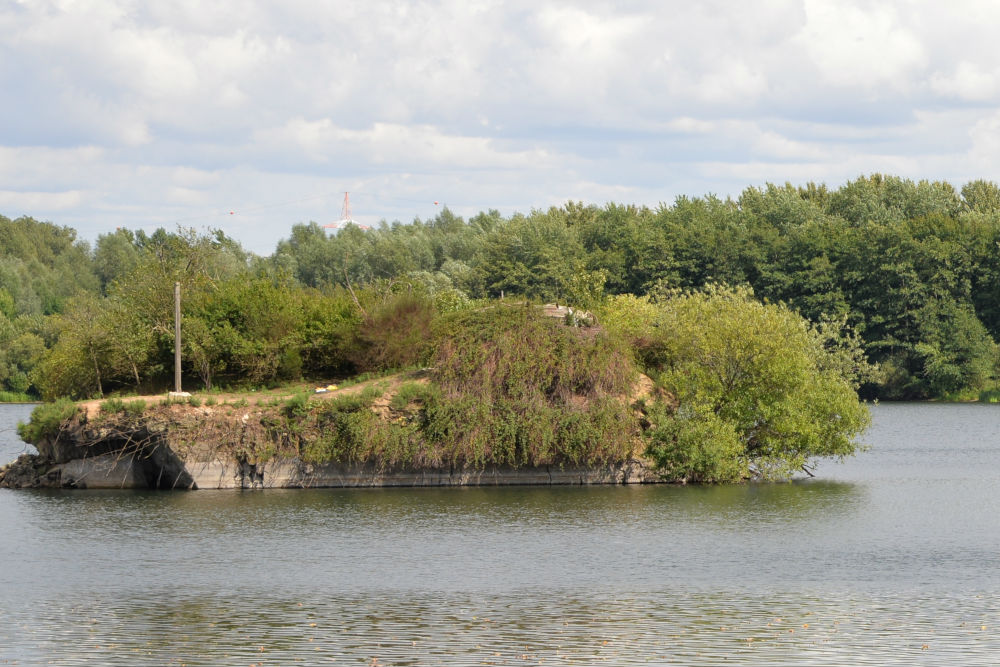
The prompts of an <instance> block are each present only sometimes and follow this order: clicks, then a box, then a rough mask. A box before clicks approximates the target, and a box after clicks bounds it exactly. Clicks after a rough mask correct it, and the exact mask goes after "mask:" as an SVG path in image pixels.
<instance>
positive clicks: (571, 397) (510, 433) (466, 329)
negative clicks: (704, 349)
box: [407, 305, 638, 466]
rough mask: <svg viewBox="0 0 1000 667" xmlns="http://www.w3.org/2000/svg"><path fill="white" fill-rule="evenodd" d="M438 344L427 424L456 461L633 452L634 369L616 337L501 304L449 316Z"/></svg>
mask: <svg viewBox="0 0 1000 667" xmlns="http://www.w3.org/2000/svg"><path fill="white" fill-rule="evenodd" d="M436 343H437V344H436V346H437V353H436V356H435V358H434V360H433V369H434V370H433V371H432V380H433V381H434V382H435V383H436V384H437V385H438V389H437V390H436V391H434V392H429V393H428V394H427V395H426V397H425V398H426V399H427V402H426V405H425V408H424V410H425V422H424V425H423V428H424V432H425V436H426V439H427V441H428V442H429V443H433V444H434V445H436V446H439V447H441V448H443V451H442V456H443V458H444V459H446V460H447V461H449V462H450V463H454V464H460V465H461V464H471V465H476V466H482V465H490V464H499V465H512V466H536V465H548V464H563V463H569V464H586V465H594V464H601V463H608V462H616V461H622V460H624V459H626V458H627V457H628V456H629V455H630V453H631V452H632V449H633V445H634V439H635V437H636V436H637V434H638V421H637V418H636V417H635V415H634V414H633V413H632V410H631V409H630V408H629V407H628V399H627V397H628V394H629V393H630V392H631V387H632V384H633V382H634V380H635V378H636V377H637V373H636V370H635V366H634V362H633V360H632V358H631V354H630V352H629V350H628V349H627V348H625V347H624V346H623V345H622V344H621V343H620V342H618V341H616V340H614V339H611V338H609V337H607V336H605V335H603V334H602V333H601V332H599V331H595V330H590V331H583V330H580V329H576V328H570V327H567V326H565V325H564V324H563V323H562V322H560V321H558V320H555V319H553V318H549V317H545V316H544V315H543V314H542V313H540V312H539V310H538V309H537V308H535V307H531V306H524V305H516V306H505V305H496V306H494V307H490V308H484V309H480V310H476V311H471V310H470V311H463V312H459V313H456V314H454V315H452V316H449V317H447V318H444V319H443V320H442V321H441V322H440V324H439V326H438V329H437V331H436ZM407 391H416V390H414V389H408V390H407Z"/></svg>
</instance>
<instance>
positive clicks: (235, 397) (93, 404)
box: [78, 369, 428, 418]
mask: <svg viewBox="0 0 1000 667" xmlns="http://www.w3.org/2000/svg"><path fill="white" fill-rule="evenodd" d="M427 375H428V370H427V369H421V370H416V371H404V372H402V373H393V374H391V375H382V376H379V377H375V378H370V379H367V380H362V381H360V382H356V383H353V384H350V385H348V386H346V387H340V386H339V385H338V388H337V389H335V390H333V391H324V392H320V393H316V389H317V388H325V387H327V386H329V385H331V384H333V382H332V381H331V382H317V383H306V382H300V383H296V384H292V385H286V386H283V387H277V388H275V389H265V390H261V391H234V392H215V391H204V392H199V391H193V392H191V395H192V396H193V397H194V398H196V399H198V400H200V401H201V402H202V403H204V402H205V401H206V400H207V399H212V400H214V401H215V403H216V404H217V405H225V404H230V403H239V402H241V401H246V402H247V403H248V404H249V405H262V404H267V403H273V402H274V401H276V400H277V401H280V400H285V399H289V398H291V397H292V396H295V395H297V394H301V393H303V392H310V393H311V394H312V397H313V398H317V399H320V400H327V399H331V398H335V397H337V396H349V395H351V394H356V393H359V392H362V391H364V390H365V389H366V388H368V387H370V386H372V385H384V389H385V393H395V390H396V389H397V388H398V387H399V385H401V384H402V383H404V382H414V381H416V382H426V381H427ZM348 381H349V382H350V380H348ZM107 400H109V399H108V398H101V399H94V400H90V401H81V402H80V403H79V404H78V405H79V406H80V407H81V408H82V409H84V410H86V412H87V417H88V418H89V417H94V416H95V415H97V413H98V412H99V411H100V409H101V403H104V402H105V401H107ZM167 400H168V399H167V395H166V394H148V395H145V396H122V397H121V401H122V402H123V403H130V402H132V401H145V402H146V405H157V404H159V403H163V402H165V401H167Z"/></svg>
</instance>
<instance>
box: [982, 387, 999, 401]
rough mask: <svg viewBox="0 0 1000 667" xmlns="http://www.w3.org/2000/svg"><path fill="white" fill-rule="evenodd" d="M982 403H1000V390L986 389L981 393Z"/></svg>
mask: <svg viewBox="0 0 1000 667" xmlns="http://www.w3.org/2000/svg"><path fill="white" fill-rule="evenodd" d="M979 401H980V402H981V403H1000V389H985V390H983V391H981V392H979Z"/></svg>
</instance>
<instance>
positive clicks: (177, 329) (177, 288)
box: [174, 282, 181, 394]
mask: <svg viewBox="0 0 1000 667" xmlns="http://www.w3.org/2000/svg"><path fill="white" fill-rule="evenodd" d="M174 391H176V392H177V393H178V394H179V393H180V392H181V284H180V283H179V282H176V283H174Z"/></svg>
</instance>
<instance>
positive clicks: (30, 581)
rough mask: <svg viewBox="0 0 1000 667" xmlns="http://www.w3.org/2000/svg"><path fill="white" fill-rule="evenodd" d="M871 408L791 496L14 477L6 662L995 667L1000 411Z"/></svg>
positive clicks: (7, 423)
mask: <svg viewBox="0 0 1000 667" xmlns="http://www.w3.org/2000/svg"><path fill="white" fill-rule="evenodd" d="M30 409H31V408H30V406H0V461H2V462H6V461H8V460H11V459H13V458H14V457H15V456H16V455H17V454H18V453H20V452H22V451H24V449H25V447H26V446H25V445H24V444H23V443H21V442H20V441H19V440H18V439H17V436H16V434H14V432H13V428H14V425H15V424H16V422H17V421H18V420H19V419H26V418H27V415H28V414H29V413H30ZM872 414H873V417H874V426H873V428H872V429H871V431H869V433H868V434H867V435H866V437H865V438H864V441H865V442H866V443H868V444H870V446H871V449H870V451H867V452H865V453H863V454H860V455H859V456H857V457H856V458H853V459H851V460H849V461H848V462H846V463H845V464H843V465H839V464H836V463H835V462H832V461H831V462H824V463H823V464H822V465H821V466H820V468H819V470H818V474H819V478H817V479H814V480H808V481H801V482H796V483H791V484H775V485H749V486H737V487H715V488H698V487H689V488H683V487H667V486H648V487H590V488H579V487H563V488H480V489H385V490H374V489H373V490H309V491H295V490H287V491H286V490H268V491H196V492H104V491H83V492H80V491H75V492H74V491H44V492H38V491H9V490H0V664H21V665H28V664H59V665H78V664H79V665H84V664H86V665H92V664H102V665H179V664H187V665H220V664H223V665H251V664H260V665H286V664H292V663H296V662H298V663H302V664H310V665H315V664H343V665H385V666H387V665H438V664H440V665H476V664H494V665H526V664H528V665H530V664H535V665H537V664H543V665H571V664H576V665H588V664H598V663H607V664H614V665H620V664H684V665H717V664H721V663H725V664H734V665H844V664H848V663H853V664H855V665H886V664H899V665H903V664H906V665H910V664H927V665H931V664H961V665H988V664H989V665H992V664H997V662H998V661H1000V657H998V656H1000V512H998V507H1000V495H998V494H1000V406H991V405H940V404H892V405H878V406H874V407H873V408H872Z"/></svg>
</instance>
